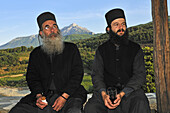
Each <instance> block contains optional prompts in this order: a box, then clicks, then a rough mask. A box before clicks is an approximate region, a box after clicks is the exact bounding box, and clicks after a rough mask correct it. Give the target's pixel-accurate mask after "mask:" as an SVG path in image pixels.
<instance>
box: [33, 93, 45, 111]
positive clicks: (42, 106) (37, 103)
mask: <svg viewBox="0 0 170 113" xmlns="http://www.w3.org/2000/svg"><path fill="white" fill-rule="evenodd" d="M36 98H37V101H36V105H37V106H38V107H39V108H40V109H44V108H45V107H46V106H47V105H48V104H47V103H45V102H42V95H41V94H37V96H36Z"/></svg>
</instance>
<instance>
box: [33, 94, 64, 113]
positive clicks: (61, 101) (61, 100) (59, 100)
mask: <svg viewBox="0 0 170 113" xmlns="http://www.w3.org/2000/svg"><path fill="white" fill-rule="evenodd" d="M65 102H66V100H65V99H64V98H63V97H61V96H60V97H58V98H57V99H56V100H55V102H54V104H53V105H52V107H53V109H54V110H55V111H59V110H61V109H62V108H63V106H64V104H65ZM36 105H37V106H38V107H39V108H41V109H44V108H45V107H46V106H47V105H48V104H47V103H45V102H42V98H41V97H39V98H38V99H37V101H36Z"/></svg>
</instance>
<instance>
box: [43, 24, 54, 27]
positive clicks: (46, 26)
mask: <svg viewBox="0 0 170 113" xmlns="http://www.w3.org/2000/svg"><path fill="white" fill-rule="evenodd" d="M54 25H56V26H57V24H53V26H54ZM48 26H49V25H45V27H48Z"/></svg>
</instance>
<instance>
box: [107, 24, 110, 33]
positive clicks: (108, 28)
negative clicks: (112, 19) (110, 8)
mask: <svg viewBox="0 0 170 113" xmlns="http://www.w3.org/2000/svg"><path fill="white" fill-rule="evenodd" d="M109 31H110V27H109V26H107V27H106V33H108V34H109Z"/></svg>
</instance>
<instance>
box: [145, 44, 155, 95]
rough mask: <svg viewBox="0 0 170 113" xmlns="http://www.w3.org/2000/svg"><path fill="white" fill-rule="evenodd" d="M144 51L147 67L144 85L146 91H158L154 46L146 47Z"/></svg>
mask: <svg viewBox="0 0 170 113" xmlns="http://www.w3.org/2000/svg"><path fill="white" fill-rule="evenodd" d="M143 52H144V54H145V56H144V60H145V68H146V75H147V76H146V85H145V86H144V90H145V92H148V93H150V92H156V87H155V76H154V68H153V47H144V48H143Z"/></svg>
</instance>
